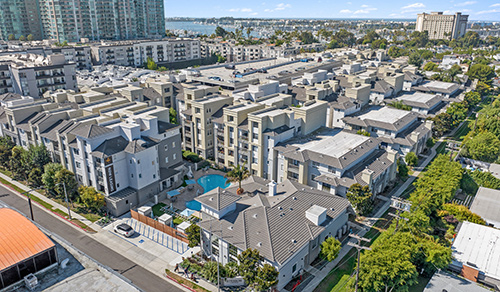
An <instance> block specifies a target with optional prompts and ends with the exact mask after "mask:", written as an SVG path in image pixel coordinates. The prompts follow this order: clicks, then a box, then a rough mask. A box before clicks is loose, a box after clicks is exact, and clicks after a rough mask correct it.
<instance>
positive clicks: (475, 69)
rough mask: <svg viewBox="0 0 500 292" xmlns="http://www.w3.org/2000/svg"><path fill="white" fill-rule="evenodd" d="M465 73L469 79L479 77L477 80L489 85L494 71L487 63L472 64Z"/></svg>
mask: <svg viewBox="0 0 500 292" xmlns="http://www.w3.org/2000/svg"><path fill="white" fill-rule="evenodd" d="M467 75H469V77H470V78H471V79H479V81H482V82H484V83H486V84H488V85H490V84H491V82H492V79H493V77H495V71H493V68H491V67H490V66H488V65H482V64H474V65H472V66H470V68H469V71H467Z"/></svg>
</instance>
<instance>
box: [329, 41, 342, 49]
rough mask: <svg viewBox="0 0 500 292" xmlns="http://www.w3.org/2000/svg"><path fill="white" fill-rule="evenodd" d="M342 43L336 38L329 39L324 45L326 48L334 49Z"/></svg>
mask: <svg viewBox="0 0 500 292" xmlns="http://www.w3.org/2000/svg"><path fill="white" fill-rule="evenodd" d="M341 47H342V45H341V44H340V43H339V41H337V40H335V39H334V40H331V41H330V42H329V43H328V45H327V46H326V48H327V49H336V48H341Z"/></svg>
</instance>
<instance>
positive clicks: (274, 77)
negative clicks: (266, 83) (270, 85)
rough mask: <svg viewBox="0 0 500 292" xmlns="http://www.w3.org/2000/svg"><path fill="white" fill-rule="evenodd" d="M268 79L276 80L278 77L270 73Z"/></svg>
mask: <svg viewBox="0 0 500 292" xmlns="http://www.w3.org/2000/svg"><path fill="white" fill-rule="evenodd" d="M266 79H272V80H276V79H278V77H277V76H275V75H269V76H266Z"/></svg>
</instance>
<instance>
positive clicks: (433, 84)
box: [425, 81, 455, 89]
mask: <svg viewBox="0 0 500 292" xmlns="http://www.w3.org/2000/svg"><path fill="white" fill-rule="evenodd" d="M453 85H455V83H450V82H442V81H429V82H428V83H427V84H425V86H426V87H434V88H440V89H448V88H450V87H452V86H453Z"/></svg>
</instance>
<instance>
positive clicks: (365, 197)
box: [346, 183, 373, 215]
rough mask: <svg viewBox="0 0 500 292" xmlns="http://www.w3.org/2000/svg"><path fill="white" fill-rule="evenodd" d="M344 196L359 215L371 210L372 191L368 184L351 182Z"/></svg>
mask: <svg viewBox="0 0 500 292" xmlns="http://www.w3.org/2000/svg"><path fill="white" fill-rule="evenodd" d="M346 197H347V199H348V200H349V202H350V203H351V205H352V206H353V208H354V209H355V210H356V213H358V214H359V215H366V214H368V213H370V212H371V210H372V207H373V202H372V199H371V197H372V193H371V191H370V188H369V187H368V186H361V185H360V184H357V183H356V184H353V185H352V186H351V187H349V189H348V190H347V195H346Z"/></svg>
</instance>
